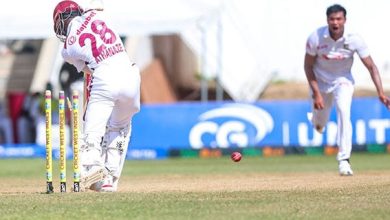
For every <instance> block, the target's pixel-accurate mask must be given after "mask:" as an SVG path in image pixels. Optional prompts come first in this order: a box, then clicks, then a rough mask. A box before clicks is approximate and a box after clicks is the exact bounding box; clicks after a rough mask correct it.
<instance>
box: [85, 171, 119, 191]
mask: <svg viewBox="0 0 390 220" xmlns="http://www.w3.org/2000/svg"><path fill="white" fill-rule="evenodd" d="M113 179H114V178H113V176H112V175H107V176H106V177H105V178H104V179H103V180H101V181H99V182H97V183H94V184H92V186H91V187H90V189H92V190H94V191H96V192H115V191H116V189H115V187H114V181H113Z"/></svg>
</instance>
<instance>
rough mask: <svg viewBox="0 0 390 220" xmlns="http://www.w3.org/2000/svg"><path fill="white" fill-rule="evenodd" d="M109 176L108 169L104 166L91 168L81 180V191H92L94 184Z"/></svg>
mask: <svg viewBox="0 0 390 220" xmlns="http://www.w3.org/2000/svg"><path fill="white" fill-rule="evenodd" d="M107 174H108V172H107V169H106V168H104V167H102V166H90V167H89V169H88V171H87V172H86V173H85V175H82V176H81V178H80V190H81V191H86V190H88V189H90V188H91V186H92V185H93V184H95V183H97V182H99V181H102V180H103V179H104V178H105V177H106V176H107Z"/></svg>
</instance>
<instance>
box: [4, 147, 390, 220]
mask: <svg viewBox="0 0 390 220" xmlns="http://www.w3.org/2000/svg"><path fill="white" fill-rule="evenodd" d="M57 162H58V161H54V167H55V169H54V170H53V174H54V175H55V178H54V186H55V191H56V192H55V193H54V194H45V193H44V191H45V170H44V159H17V160H16V159H13V160H8V159H3V160H0V167H1V169H0V219H343V220H346V219H389V218H390V208H389V207H390V155H388V154H368V153H365V154H358V153H354V154H353V157H352V167H353V169H354V172H355V175H354V176H353V177H340V176H338V173H337V162H336V161H335V158H334V157H333V156H332V157H329V156H307V155H306V156H298V155H291V156H285V157H272V158H264V157H245V158H243V160H242V161H241V162H239V163H234V162H232V161H231V160H230V158H228V157H222V158H218V159H199V158H187V159H168V160H160V161H126V164H125V168H124V171H123V175H122V179H121V181H120V190H119V192H117V193H95V192H84V193H71V192H69V193H59V192H58V185H59V183H58V182H59V181H58V180H59V178H58V168H57V167H58V163H57ZM69 162H70V161H69ZM68 171H69V172H68V190H70V185H71V177H72V174H71V163H68Z"/></svg>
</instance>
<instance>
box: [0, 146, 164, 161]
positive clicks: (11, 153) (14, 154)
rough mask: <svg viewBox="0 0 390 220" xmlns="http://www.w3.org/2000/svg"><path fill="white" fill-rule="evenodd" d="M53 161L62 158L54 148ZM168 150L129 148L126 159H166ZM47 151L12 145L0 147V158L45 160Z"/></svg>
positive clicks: (69, 154)
mask: <svg viewBox="0 0 390 220" xmlns="http://www.w3.org/2000/svg"><path fill="white" fill-rule="evenodd" d="M52 153H53V159H55V160H58V159H59V158H60V151H59V149H58V148H54V149H53V151H52ZM168 155H169V154H168V151H167V150H166V149H152V148H149V149H145V148H142V149H135V148H131V149H130V148H129V149H128V151H127V154H126V159H129V160H150V159H165V158H167V157H168ZM45 157H46V149H45V147H44V146H41V145H36V144H10V145H0V158H45ZM66 158H67V159H68V160H72V159H73V151H72V148H71V147H67V149H66Z"/></svg>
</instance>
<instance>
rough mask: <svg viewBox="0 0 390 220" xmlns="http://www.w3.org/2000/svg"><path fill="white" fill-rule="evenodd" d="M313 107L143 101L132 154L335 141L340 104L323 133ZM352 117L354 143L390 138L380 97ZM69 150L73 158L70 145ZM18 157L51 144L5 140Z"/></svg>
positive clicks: (4, 149) (302, 103)
mask: <svg viewBox="0 0 390 220" xmlns="http://www.w3.org/2000/svg"><path fill="white" fill-rule="evenodd" d="M310 111H311V107H310V102H309V101H308V100H291V101H261V102H256V103H236V102H207V103H199V102H197V103H195V102H194V103H176V104H164V105H143V106H142V108H141V111H140V113H138V114H137V115H136V116H135V117H134V118H133V122H132V125H133V127H132V136H131V142H130V147H129V150H128V152H127V159H164V158H167V157H169V151H170V150H181V149H194V150H200V149H203V148H211V149H213V148H219V149H226V148H237V147H238V148H248V147H265V146H270V147H273V146H275V147H285V148H288V147H310V146H325V145H328V146H335V145H336V132H337V124H336V112H335V110H334V109H333V111H332V112H331V115H330V120H329V123H328V124H327V126H326V129H325V132H324V133H323V134H320V133H318V132H316V131H315V130H314V129H313V128H312V126H311V124H310V122H309V120H308V118H307V113H308V112H310ZM351 121H352V127H353V144H354V145H367V144H387V143H390V112H389V111H388V110H387V109H386V108H385V107H384V106H383V105H382V104H381V103H380V102H379V100H378V99H376V98H358V99H354V100H353V103H352V112H351ZM41 135H44V134H41ZM67 152H68V155H67V157H68V158H70V157H71V156H72V148H71V147H70V146H68V149H67ZM18 157H19V158H20V157H24V158H26V157H43V158H44V157H45V146H40V145H37V144H11V145H0V158H18ZM58 157H59V151H58V146H54V145H53V158H54V159H58Z"/></svg>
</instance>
